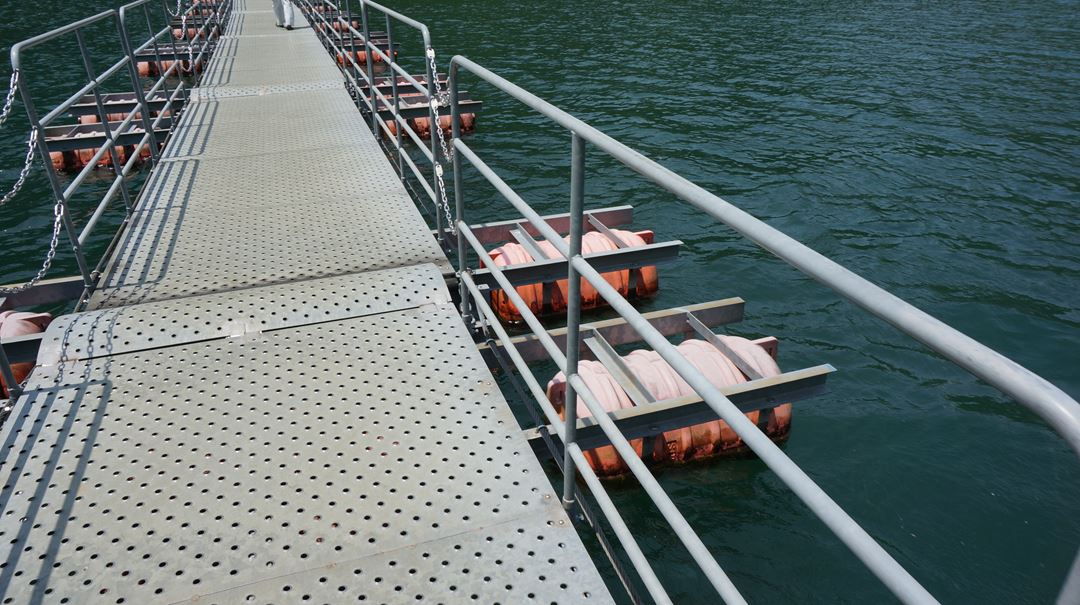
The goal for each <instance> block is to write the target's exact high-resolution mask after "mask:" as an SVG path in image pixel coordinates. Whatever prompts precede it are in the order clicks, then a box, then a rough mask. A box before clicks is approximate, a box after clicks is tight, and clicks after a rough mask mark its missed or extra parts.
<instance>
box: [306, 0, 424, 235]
mask: <svg viewBox="0 0 1080 605" xmlns="http://www.w3.org/2000/svg"><path fill="white" fill-rule="evenodd" d="M298 1H299V2H301V3H302V4H303V5H304V6H305V8H306V11H305V12H306V13H307V14H308V15H309V20H310V21H311V22H312V23H313V25H314V23H315V22H316V21H318V22H319V23H321V24H322V25H323V28H322V36H323V39H324V40H325V41H326V42H327V43H328V44H329V45H330V46H331V47H332V48H333V52H336V53H337V56H338V57H340V58H341V61H342V67H343V69H342V72H343V74H344V75H345V78H346V81H347V82H348V83H349V84H350V85H351V87H352V89H353V90H354V91H356V95H357V100H358V101H361V102H362V103H363V105H364V107H363V108H364V109H366V111H368V112H369V114H370V118H371V131H372V132H373V133H374V134H375V135H376V136H378V134H379V132H380V130H381V131H382V132H383V133H384V134H385V135H386V137H387V138H388V139H390V140H392V141H393V151H394V152H395V153H396V156H397V171H398V175H399V176H400V177H401V178H402V180H404V179H405V168H406V167H408V169H409V171H410V172H411V173H412V175H413V177H414V178H415V179H416V180H417V181H418V182H419V183H420V185H421V187H422V188H423V190H424V193H425V194H426V195H427V197H428V199H429V200H430V202H431V203H432V204H433V205H434V207H435V209H436V212H434V214H435V221H436V227H437V229H438V231H439V232H441V231H442V229H443V227H444V225H443V218H442V215H441V214H440V213H439V212H438V207H439V194H438V193H437V188H438V186H439V185H438V180H437V179H438V177H437V175H436V165H437V164H438V163H439V162H440V151H439V146H438V143H437V137H436V136H435V134H436V133H435V130H434V129H435V128H438V127H439V120H438V114H437V111H436V109H435V107H434V106H432V103H431V100H432V99H435V98H436V92H435V78H436V77H438V74H436V73H434V70H433V69H432V68H431V61H428V60H427V59H426V57H427V53H430V52H434V51H433V49H432V45H431V32H430V30H428V27H427V26H426V25H424V24H423V23H421V22H419V21H417V20H415V19H413V18H411V17H408V16H406V15H403V14H401V13H399V12H397V11H395V10H393V9H391V8H389V7H387V6H384V5H382V4H379V3H377V2H372V1H371V0H344V2H343V5H344V11H343V10H342V4H341V3H338V2H336V1H334V0H298ZM353 3H356V4H358V5H359V8H360V17H361V21H362V23H361V28H362V30H363V31H360V30H357V29H356V28H355V27H354V26H353V14H352V12H351V7H352V4H353ZM316 6H324V7H332V8H333V9H334V10H335V11H336V15H335V17H334V19H333V20H330V19H327V18H326V17H325V16H324V15H323V14H321V13H320V11H318V10H317V9H316ZM369 9H374V10H376V11H379V12H381V13H382V14H383V17H384V21H385V27H386V34H387V38H388V40H387V42H388V45H387V51H386V52H384V51H383V50H382V49H381V48H380V47H379V45H377V44H375V43H374V42H372V40H371V23H370V20H371V17H370V13H369ZM343 13H344V15H347V17H343V16H342V14H343ZM393 21H397V22H400V23H402V24H404V25H407V26H409V27H410V28H412V29H415V30H416V31H417V32H418V33H419V34H420V38H421V41H422V43H423V48H424V53H425V60H424V71H425V76H426V79H427V81H426V83H421V82H419V81H418V80H417V79H416V78H415V77H413V75H412V74H410V73H409V72H408V71H406V70H405V68H404V67H402V66H401V64H400V63H399V62H398V61H397V59H396V54H397V53H396V52H395V49H394V36H393V23H392V22H393ZM334 24H337V25H339V26H340V28H341V31H340V32H336V31H335V29H334V27H333V25H334ZM346 40H347V41H348V44H346ZM357 40H360V41H362V42H363V45H364V49H365V61H364V65H360V63H359V62H358V61H357V59H356V50H355V49H356V46H355V43H356V41H357ZM375 57H378V58H379V59H381V60H382V62H383V64H384V65H386V66H387V68H388V69H389V74H388V76H389V79H390V87H391V94H390V96H389V97H388V96H386V95H385V94H384V93H383V92H382V91H380V90H379V87H378V86H376V84H375V83H376V75H375V63H376V62H375V59H374V58H375ZM399 79H400V80H402V81H403V82H404V84H405V85H406V86H408V87H409V88H412V89H414V90H416V91H417V92H418V93H419V94H421V95H422V96H423V98H424V102H425V104H426V105H428V115H429V119H430V120H431V129H432V130H431V132H432V136H431V141H430V144H425V143H424V141H423V140H422V139H421V137H420V135H419V134H417V132H416V130H415V129H413V128H412V126H410V125H409V120H407V119H405V118H404V117H403V115H402V113H401V92H400V91H399V83H398V80H399ZM361 83H363V86H366V87H367V91H368V94H367V95H363V94H360V92H361V88H362V84H361ZM380 102H381V103H382V104H383V105H384V106H385V107H386V108H387V109H388V110H390V112H391V116H392V118H393V121H394V123H395V125H396V128H395V129H394V130H393V131H391V129H390V127H389V126H388V125H387V124H386V123H385V121H383V120H380V119H379V103H380ZM406 136H408V138H409V140H411V141H412V142H413V143H414V144H415V146H416V148H417V149H419V150H420V151H421V153H423V155H424V158H425V159H426V160H427V161H428V162H429V163H430V164H431V166H432V173H431V175H430V177H426V176H425V175H424V174H423V172H422V171H421V170H420V167H419V166H418V165H417V164H416V162H415V161H414V160H413V159H412V158H411V157H410V156H409V153H408V148H407V147H406V146H405V144H404V140H405V137H406ZM429 178H430V182H429Z"/></svg>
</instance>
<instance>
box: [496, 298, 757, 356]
mask: <svg viewBox="0 0 1080 605" xmlns="http://www.w3.org/2000/svg"><path fill="white" fill-rule="evenodd" d="M744 307H745V303H744V301H743V299H741V298H737V297H736V298H726V299H724V300H716V301H711V302H705V303H701V304H697V305H688V306H685V307H676V308H674V309H665V310H663V311H651V312H649V313H645V314H643V315H642V317H644V318H645V320H646V321H648V322H649V324H651V325H652V326H653V327H654V328H656V329H657V330H658V331H659V332H660V333H661V334H663V335H665V336H672V335H675V334H691V333H692V330H691V329H690V326H689V325H688V324H687V323H686V313H693V314H694V317H696V318H697V319H698V321H700V322H701V323H703V324H705V325H707V326H709V327H716V326H722V325H726V324H731V323H738V322H740V321H742V320H743V311H744ZM581 329H582V330H595V331H596V332H597V333H599V334H601V335H602V336H603V337H604V339H605V340H607V341H608V342H609V343H611V344H612V345H614V346H619V345H624V344H629V343H632V342H640V341H641V340H642V339H641V335H639V334H638V333H637V332H636V331H635V330H634V329H633V328H632V327H631V326H630V325H629V324H627V323H626V320H625V319H623V318H621V317H616V318H614V319H606V320H603V321H594V322H590V323H587V324H582V326H581ZM547 334H548V336H549V337H550V338H551V339H552V340H554V341H555V344H556V346H558V347H559V348H561V349H565V348H566V328H555V329H552V330H548V331H547ZM510 344H511V345H512V346H513V347H514V348H515V349H517V351H518V353H519V354H520V355H521V357H522V358H523V359H525V361H529V362H532V361H542V360H547V359H548V354H547V352H546V351H545V350H544V347H543V345H542V344H541V343H540V339H539V337H537V336H536V335H534V334H525V335H522V336H515V337H513V338H512V339H511V340H510ZM495 346H496V347H498V348H503V347H504V343H503V341H502V340H498V341H496V345H495ZM479 347H480V352H481V353H483V354H484V356H485V358H487V356H488V355H490V350H489V349H490V347H489V346H488V345H487V344H486V343H484V344H480V345H479ZM766 350H768V347H766ZM774 350H775V348H774ZM770 354H771V353H770ZM488 363H489V364H492V363H494V361H493V360H489V361H488Z"/></svg>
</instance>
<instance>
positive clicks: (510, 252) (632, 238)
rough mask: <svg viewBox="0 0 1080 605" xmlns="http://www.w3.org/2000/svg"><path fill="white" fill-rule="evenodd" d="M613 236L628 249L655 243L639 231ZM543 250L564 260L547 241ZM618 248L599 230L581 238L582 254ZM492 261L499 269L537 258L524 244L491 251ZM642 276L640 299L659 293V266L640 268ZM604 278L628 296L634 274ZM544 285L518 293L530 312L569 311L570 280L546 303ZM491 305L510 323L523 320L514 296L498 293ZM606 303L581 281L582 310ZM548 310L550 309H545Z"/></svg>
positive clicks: (520, 288) (558, 284)
mask: <svg viewBox="0 0 1080 605" xmlns="http://www.w3.org/2000/svg"><path fill="white" fill-rule="evenodd" d="M611 231H612V233H614V234H615V236H616V237H618V238H619V239H620V240H622V242H623V243H625V244H626V245H627V246H629V247H631V248H634V247H637V246H644V245H646V244H651V243H652V241H653V232H652V231H638V232H637V233H634V232H631V231H623V230H621V229H612V230H611ZM537 244H539V246H540V249H541V250H543V251H544V254H546V255H547V257H548V258H562V255H561V254H559V252H558V251H557V250H556V249H555V246H553V245H551V243H550V242H548V241H547V240H542V241H538V242H537ZM617 249H618V246H616V245H615V242H613V241H611V239H610V238H608V237H607V236H606V235H604V234H603V233H600V232H597V231H590V232H588V233H586V234H584V235H583V236H582V237H581V252H582V254H593V253H596V252H610V251H613V250H617ZM491 259H492V260H494V261H495V265H496V266H499V267H505V266H508V265H520V264H524V263H531V262H533V257H532V256H531V255H530V254H529V252H528V251H527V250H526V249H525V247H524V246H522V245H521V244H504V245H502V246H500V247H498V248H496V249H494V250H492V251H491ZM639 271H640V275H639V277H638V280H637V284H636V286H635V291H634V294H635V295H637V296H642V297H644V296H649V295H652V294H655V293H656V291H657V290H658V289H660V282H659V279H658V278H657V275H656V267H642V268H641V269H639ZM603 275H604V279H605V280H606V281H607V283H609V284H611V287H613V288H615V289H616V290H618V291H619V294H622V295H623V296H624V297H625V296H628V295H629V293H630V271H629V270H623V271H611V272H609V273H604V274H603ZM544 288H545V286H544V284H527V285H524V286H518V287H517V293H518V294H519V295H520V296H521V298H522V299H523V300H524V301H525V303H526V304H527V305H528V306H529V310H530V311H532V312H533V313H534V314H537V315H540V314H541V313H543V312H545V311H546V312H550V313H559V312H561V311H564V310H565V309H566V298H567V291H568V288H567V283H566V280H565V279H564V280H560V281H558V282H556V284H555V287H554V288H550V287H549V288H550V292H549V295H548V298H550V300H547V301H545V300H544V299H545V296H544ZM491 303H492V306H493V307H494V308H495V311H496V312H497V313H498V314H499V317H502V318H503V319H504V320H506V321H521V313H520V312H518V310H517V307H515V306H514V304H513V303H512V302H510V297H509V296H507V295H506V293H505V292H503V291H502V290H497V291H495V292H493V293H492V295H491ZM605 304H606V302H605V301H604V299H603V298H601V297H600V293H599V292H597V291H596V288H594V287H592V284H590V283H589V282H587V281H585V280H584V279H582V280H581V308H582V309H595V308H596V307H601V306H604V305H605ZM545 307H546V308H547V309H545Z"/></svg>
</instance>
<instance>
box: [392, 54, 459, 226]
mask: <svg viewBox="0 0 1080 605" xmlns="http://www.w3.org/2000/svg"><path fill="white" fill-rule="evenodd" d="M391 50H393V49H391ZM427 56H428V64H429V65H430V67H431V80H432V83H433V85H434V87H435V98H434V99H431V100H430V102H431V112H432V115H434V116H435V123H434V124H432V125H431V130H432V131H434V133H435V134H433V135H432V136H437V137H439V147H440V148H442V157H444V158H446V159H447V160H450V159H452V158H453V156H451V155H450V149H449V147H448V146H447V144H446V135H445V134H444V133H443V129H442V125H441V124H439V108H440V107H445V106H446V105H447V104H448V102H449V99H448V94H447V93H444V92H443V90H442V85H441V84H440V83H439V68H438V66H437V65H436V64H435V49H434V48H428V49H427ZM433 159H434V160H435V180H436V181H437V182H438V185H439V197H440V199H441V201H442V207H443V214H445V215H446V224H447V225H449V226H450V233H451V234H453V235H455V236H456V235H457V225H456V224H454V218H453V216H451V214H450V200H449V199H448V198H447V195H446V183H444V182H443V166H442V161H441V160H440V159H439V158H438V157H435V158H433Z"/></svg>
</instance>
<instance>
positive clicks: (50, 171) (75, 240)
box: [0, 0, 233, 399]
mask: <svg viewBox="0 0 1080 605" xmlns="http://www.w3.org/2000/svg"><path fill="white" fill-rule="evenodd" d="M232 2H233V0H221V2H219V3H217V4H215V5H214V6H215V7H216V10H215V12H214V13H213V14H212V15H210V16H209V17H208V18H206V17H205V16H203V18H202V19H201V21H200V23H201V25H200V27H199V28H198V29H197V31H196V33H195V36H194V38H193V39H192V40H191V41H190V42H189V43H188V46H189V48H190V49H191V51H190V53H189V56H190V57H191V59H192V63H193V65H192V66H191V67H192V68H193V69H194V63H197V62H199V61H205V60H206V57H207V56H208V55H209V53H210V38H211V35H210V31H211V28H212V27H215V26H223V24H224V22H225V21H226V20H227V16H228V14H229V12H230V11H231V9H232ZM152 3H158V4H160V6H161V7H162V10H163V12H164V15H165V21H166V23H165V26H164V27H163V28H161V29H159V30H156V31H155V28H154V27H153V25H152V23H151V17H150V13H149V10H148V9H149V6H150V4H152ZM203 8H204V6H202V5H192V4H189V5H188V7H187V8H186V9H185V11H184V12H183V13H182V15H187V16H190V15H192V14H193V13H194V12H195V11H196V10H198V11H200V15H201V12H202V9H203ZM139 9H141V12H142V14H143V15H144V16H145V20H146V26H147V29H148V31H149V32H150V34H149V38H148V39H147V40H146V41H145V42H143V43H141V44H139V45H138V46H135V45H134V44H133V42H132V33H131V24H130V23H129V17H130V16H131V15H133V14H135V13H137V12H139ZM105 22H112V23H113V24H114V25H115V27H116V31H117V34H118V36H119V39H120V50H121V53H122V56H121V58H120V59H118V60H116V61H115V62H113V63H112V64H110V65H109V66H108V67H106V68H105V69H104V70H101V71H97V70H96V69H94V67H93V57H91V56H90V53H89V50H88V48H87V44H86V40H85V36H84V31H85V30H86V29H87V28H89V27H92V26H96V25H99V24H102V23H105ZM183 34H184V37H185V38H186V37H187V32H186V31H185V32H183ZM66 36H74V37H75V39H76V42H77V44H78V48H79V53H80V57H81V59H82V63H83V66H84V68H85V71H86V84H83V85H81V86H80V88H79V89H78V90H77V91H76V92H75V93H74V94H72V95H70V96H68V97H67V98H65V99H64V100H63V101H61V102H60V103H58V104H57V105H56V106H54V107H53V108H52V109H50V110H49V111H48V112H46V113H45V114H44V115H39V112H38V109H37V107H36V105H35V103H34V96H33V93H32V92H31V90H30V88H29V82H28V79H27V78H26V77H25V76H24V77H20V78H18V79H17V82H16V86H17V88H18V91H19V94H20V97H21V99H22V101H23V105H24V107H25V110H26V114H27V117H28V118H29V121H30V125H31V126H32V128H33V130H32V132H34V133H36V146H37V151H38V153H39V156H40V158H41V159H42V160H43V163H44V164H45V171H46V174H47V176H48V179H49V183H50V186H51V188H52V194H53V198H54V200H55V201H56V208H57V210H56V212H57V217H58V218H59V220H61V221H62V226H63V229H64V231H65V233H66V235H67V238H68V241H69V243H70V244H71V249H72V252H73V253H74V256H75V260H76V263H77V265H78V268H79V275H80V278H81V280H82V290H81V294H80V295H79V297H78V299H77V302H76V307H78V306H81V305H82V304H84V303H85V302H86V300H87V299H88V297H89V295H90V294H91V293H92V292H93V291H94V289H95V288H96V287H97V283H98V280H99V279H100V276H101V273H102V270H103V269H104V264H105V263H106V262H107V261H108V259H109V256H110V254H111V252H112V251H113V250H114V249H115V247H116V245H117V244H118V243H119V241H120V237H121V235H122V234H123V231H124V229H125V228H126V226H127V224H128V222H129V221H130V218H131V214H132V211H133V210H134V205H135V202H134V200H133V195H134V193H133V191H132V189H133V188H132V187H131V186H130V185H131V182H130V181H131V177H132V173H133V171H134V170H135V169H136V168H137V167H138V166H139V164H140V161H141V157H140V156H141V154H142V151H143V150H144V149H149V151H150V163H151V165H153V164H156V163H157V162H158V161H159V159H160V151H159V147H160V143H161V141H158V139H157V133H156V132H155V129H156V128H158V127H159V126H160V125H161V124H162V123H163V121H165V120H166V119H168V120H169V123H170V124H173V123H175V121H176V117H177V108H178V107H179V101H180V100H181V99H182V98H185V99H186V97H184V93H185V91H186V88H185V85H184V83H183V82H182V81H180V82H178V83H177V84H176V86H175V87H172V88H171V89H170V84H169V80H170V78H173V77H175V76H178V75H179V74H180V64H181V61H179V60H176V61H173V64H172V65H171V66H170V67H169V68H168V69H165V70H161V73H160V76H159V77H158V79H157V80H156V81H155V82H154V83H153V84H152V85H151V86H150V88H149V89H147V90H144V88H143V84H142V82H141V80H140V76H139V73H138V59H137V54H136V53H138V52H142V51H144V50H146V49H148V48H151V47H152V48H154V53H155V60H156V61H157V64H158V65H159V66H160V65H162V59H161V54H160V51H159V46H158V41H159V40H160V39H161V38H162V37H167V39H169V40H170V41H171V43H172V44H173V46H174V49H175V48H176V45H177V42H176V41H175V40H173V39H172V37H173V36H172V27H171V25H170V23H169V11H168V7H167V5H166V3H165V0H136V1H134V2H130V3H128V4H125V5H124V6H122V7H121V8H120V9H119V10H108V11H103V12H100V13H98V14H96V15H92V16H90V17H86V18H84V19H80V20H78V21H75V22H73V23H70V24H67V25H64V26H62V27H58V28H56V29H53V30H50V31H48V32H45V33H42V34H40V35H37V36H34V37H32V38H29V39H27V40H23V41H22V42H19V43H17V44H15V45H14V46H12V47H11V66H12V69H13V71H15V72H16V73H21V72H22V70H23V62H24V59H25V57H26V56H27V52H28V51H29V50H30V49H33V48H34V47H37V46H40V45H42V44H45V43H47V42H50V41H53V40H56V39H58V38H62V37H66ZM200 37H201V38H202V40H203V42H202V43H201V44H200V45H199V51H198V53H197V54H196V53H195V52H194V48H195V41H194V40H195V39H197V38H200ZM125 68H127V72H128V78H129V80H130V85H131V87H132V90H133V94H134V97H135V102H134V104H133V105H132V107H131V109H130V110H128V111H127V112H126V113H125V114H124V117H123V119H122V120H121V121H119V122H112V121H110V120H109V113H108V111H107V109H106V107H105V104H104V101H103V96H102V95H103V94H104V92H103V90H102V89H103V87H104V86H105V84H106V82H108V81H109V80H110V78H113V77H115V76H118V75H120V72H121V70H123V69H125ZM159 92H163V93H164V103H163V104H162V106H161V107H160V109H159V110H158V115H157V116H156V117H151V105H150V102H149V100H148V99H149V98H153V97H154V96H155V95H157V94H158V93H159ZM87 97H92V98H93V101H94V107H95V110H96V115H97V119H98V122H99V124H100V127H101V129H102V132H103V133H104V141H103V142H102V144H101V145H100V146H99V147H97V149H96V151H95V152H94V154H93V155H92V156H91V157H90V159H89V161H88V162H86V165H85V166H83V167H82V169H81V170H80V171H79V172H78V173H77V174H76V175H75V176H74V177H72V178H71V179H70V181H69V182H67V183H66V184H65V183H64V182H63V180H61V178H60V175H59V174H58V172H57V169H56V167H55V166H54V165H53V163H52V161H51V158H50V148H49V142H48V140H47V135H46V130H45V127H46V126H48V125H49V124H51V123H53V122H54V121H55V120H56V119H57V118H59V117H61V116H63V115H66V114H68V113H69V112H70V111H71V110H72V108H73V107H74V106H75V105H76V104H77V103H79V102H80V101H83V100H84V99H86V98H87ZM166 116H169V117H168V118H166ZM136 121H139V122H141V125H142V128H143V133H142V136H140V137H139V138H138V142H137V143H135V144H134V145H133V147H132V148H133V149H134V151H133V152H132V153H131V155H130V156H129V157H128V158H127V160H126V161H123V162H122V161H121V160H120V157H119V153H118V152H117V147H118V140H119V137H120V136H121V135H124V134H130V133H129V130H130V129H131V128H132V127H133V124H134V123H135V122H136ZM106 154H108V156H109V160H110V161H111V162H112V166H113V168H114V170H115V176H114V177H113V179H112V182H111V183H110V184H109V187H108V188H107V190H106V191H105V194H104V195H103V196H102V198H101V199H100V201H98V203H97V205H96V206H95V207H94V210H93V212H92V213H91V215H90V217H89V218H88V219H87V220H86V222H85V224H84V225H83V226H82V229H81V230H77V228H76V225H75V223H74V221H73V220H72V218H71V216H70V214H69V213H68V206H69V204H70V202H71V201H72V199H73V198H74V197H75V196H76V195H77V194H78V192H79V191H80V189H81V188H82V186H83V184H84V183H85V182H86V181H87V179H88V178H89V176H90V175H91V174H92V173H94V171H95V169H96V166H97V164H98V162H99V160H101V159H102V158H104V157H105V156H106ZM118 196H119V197H120V198H122V199H123V201H124V209H125V220H124V221H123V222H122V223H121V224H120V226H119V227H118V229H117V231H116V233H114V234H113V236H112V238H111V240H110V242H109V244H108V246H107V247H106V251H105V253H104V254H102V256H101V258H100V259H99V260H98V262H97V263H96V265H95V266H93V267H91V266H90V264H89V262H88V260H87V258H86V255H85V253H84V247H85V246H86V244H87V242H88V240H89V238H90V236H91V235H92V234H93V232H94V229H95V228H96V227H97V225H98V223H99V221H100V219H101V218H102V217H103V216H104V215H105V213H106V211H107V210H108V209H109V208H110V206H111V204H112V202H113V201H114V200H115V199H116V198H117V197H118ZM37 287H52V285H50V286H45V285H44V284H42V285H41V286H35V287H34V288H31V289H30V290H33V289H35V288H37ZM62 290H63V291H64V292H65V295H66V293H67V292H68V291H69V290H68V289H67V288H66V287H65V288H62ZM27 298H29V299H34V298H40V297H35V296H34V295H33V294H30V293H29V292H28V296H27ZM45 298H50V297H49V296H46V297H45ZM64 300H65V302H70V300H68V299H67V298H66V297H65V298H64ZM8 366H9V364H8V360H7V357H6V356H5V355H3V354H0V373H2V374H3V375H4V377H5V381H7V382H8V384H11V382H10V380H8V379H9V378H10V368H9V367H8ZM9 391H10V393H9V394H10V395H11V396H12V398H13V399H14V398H15V397H17V396H18V393H19V388H18V386H17V385H16V386H15V387H14V388H12V389H9Z"/></svg>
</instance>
